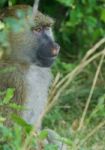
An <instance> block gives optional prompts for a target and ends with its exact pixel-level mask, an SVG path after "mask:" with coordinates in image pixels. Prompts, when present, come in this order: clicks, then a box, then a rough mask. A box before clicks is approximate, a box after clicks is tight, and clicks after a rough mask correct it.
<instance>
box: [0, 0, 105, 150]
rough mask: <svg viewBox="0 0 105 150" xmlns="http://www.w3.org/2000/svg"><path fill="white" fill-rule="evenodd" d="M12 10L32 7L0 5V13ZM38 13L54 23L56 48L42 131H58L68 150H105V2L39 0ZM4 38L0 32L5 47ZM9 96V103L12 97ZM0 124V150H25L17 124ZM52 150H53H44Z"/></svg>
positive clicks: (1, 0) (28, 0) (15, 0)
mask: <svg viewBox="0 0 105 150" xmlns="http://www.w3.org/2000/svg"><path fill="white" fill-rule="evenodd" d="M15 4H29V5H33V0H0V8H5V7H6V6H8V5H15ZM39 9H40V10H41V11H42V12H44V13H45V14H48V15H50V16H51V17H53V18H54V19H55V21H56V23H55V27H54V35H55V37H56V39H57V41H58V42H59V43H60V46H61V51H60V55H59V58H58V59H57V61H56V63H55V64H54V66H53V68H52V71H53V74H54V76H55V80H54V83H53V85H52V88H51V91H50V94H49V107H48V108H49V110H50V111H49V113H47V115H46V116H45V117H44V121H43V126H44V127H48V128H52V129H54V130H55V131H57V132H58V133H59V134H60V135H61V140H62V141H64V142H65V143H66V144H67V145H68V147H69V149H70V150H105V59H104V55H105V50H104V47H105V44H104V43H105V38H104V36H105V0H40V6H39ZM0 25H1V24H0ZM5 37H6V35H5V34H4V32H2V30H1V26H0V44H2V45H3V46H4V47H5V46H6V45H7V43H6V38H5ZM96 43H97V44H96ZM95 44H96V45H95ZM94 45H95V46H94ZM83 58H84V59H83ZM81 60H82V61H81ZM8 93H9V95H10V97H9V98H11V94H12V93H13V92H12V91H11V90H9V91H7V95H8ZM52 93H53V94H52ZM7 97H8V96H7ZM55 103H56V105H55V106H54V107H52V106H53V104H55ZM50 104H51V105H50ZM50 108H51V109H50ZM3 119H4V118H2V117H1V118H0V134H1V135H2V136H1V137H0V148H1V150H21V149H22V150H25V148H24V146H22V143H21V137H20V135H21V130H23V128H22V127H20V126H18V125H17V123H16V125H15V126H14V129H9V128H6V127H4V126H3V124H2V122H3ZM16 120H18V121H16ZM15 121H16V122H19V121H20V120H19V119H16V118H15ZM20 122H21V123H20V124H21V126H22V125H24V126H25V124H24V123H22V121H20ZM25 128H28V127H27V125H26V126H25ZM43 136H45V132H43V133H42V134H41V138H42V137H43ZM64 137H65V138H64ZM26 140H27V134H26ZM33 143H34V142H33V140H32V142H31V145H33ZM25 146H26V145H25ZM53 149H54V150H56V147H54V145H49V146H47V147H46V150H53ZM26 150H27V148H26Z"/></svg>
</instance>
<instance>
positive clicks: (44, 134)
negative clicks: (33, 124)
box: [38, 130, 48, 140]
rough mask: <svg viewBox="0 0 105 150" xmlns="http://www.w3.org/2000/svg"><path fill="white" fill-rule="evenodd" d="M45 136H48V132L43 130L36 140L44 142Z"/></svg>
mask: <svg viewBox="0 0 105 150" xmlns="http://www.w3.org/2000/svg"><path fill="white" fill-rule="evenodd" d="M47 136H48V131H46V130H43V131H41V132H40V134H39V135H38V138H40V139H42V140H44V139H45V138H46V137H47Z"/></svg>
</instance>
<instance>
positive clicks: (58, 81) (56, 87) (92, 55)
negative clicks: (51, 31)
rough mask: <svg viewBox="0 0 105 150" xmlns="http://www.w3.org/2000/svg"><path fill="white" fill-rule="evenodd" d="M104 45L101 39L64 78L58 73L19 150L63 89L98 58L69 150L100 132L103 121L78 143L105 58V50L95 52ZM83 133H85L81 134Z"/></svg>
mask: <svg viewBox="0 0 105 150" xmlns="http://www.w3.org/2000/svg"><path fill="white" fill-rule="evenodd" d="M104 43H105V38H103V39H101V40H100V41H99V42H98V43H96V44H95V45H94V46H93V48H91V49H90V50H88V51H87V53H86V55H85V56H84V58H83V59H82V60H81V62H80V63H79V64H78V66H77V67H76V68H75V69H74V70H72V71H71V72H69V73H68V74H67V75H66V76H65V77H63V78H61V75H60V73H58V74H57V75H56V77H55V80H54V81H53V83H52V87H51V90H50V93H49V98H48V104H47V106H46V109H45V111H44V112H43V113H42V115H41V117H40V118H39V120H38V122H37V125H35V127H34V128H33V131H32V132H31V133H30V136H29V137H28V138H27V139H26V140H25V143H24V145H23V147H22V149H21V150H26V149H27V146H28V144H29V142H30V140H31V138H32V137H33V133H34V131H35V128H36V126H37V127H38V126H39V122H40V121H42V119H43V117H44V116H45V115H46V113H48V112H49V111H50V110H51V108H52V107H53V106H54V105H55V103H56V102H57V101H58V99H59V97H60V96H61V95H62V93H63V92H64V91H65V89H66V88H67V87H68V86H70V84H71V83H72V81H73V80H74V79H75V78H76V77H77V76H78V75H79V74H80V73H81V72H82V71H83V70H84V69H85V68H86V67H87V66H88V65H89V64H91V63H92V62H93V61H94V60H95V59H97V58H100V62H99V65H98V67H97V70H96V73H95V76H94V80H93V84H92V87H91V90H90V94H89V96H88V98H87V101H86V105H85V108H84V110H83V114H82V116H81V119H80V122H79V127H78V130H77V134H76V135H75V140H74V142H73V145H72V147H71V148H70V149H72V150H79V149H80V147H81V146H83V145H84V144H86V143H87V141H88V139H90V138H91V137H92V136H93V135H94V134H96V132H97V131H98V130H100V128H102V127H103V126H104V125H105V121H102V122H101V123H99V124H98V125H97V126H96V127H95V128H94V129H91V131H90V132H89V133H88V134H87V135H86V136H85V137H84V136H83V137H84V138H83V139H82V140H79V141H78V142H77V141H76V140H77V137H78V134H80V132H81V131H82V130H83V131H84V130H87V129H86V127H85V128H84V120H85V117H86V114H87V111H88V107H89V104H90V101H91V98H92V95H93V92H94V88H95V85H96V82H97V79H98V76H99V74H100V72H101V71H100V70H101V67H102V64H103V62H104V57H105V49H102V50H100V51H97V50H98V49H99V48H100V47H101V46H102V45H104ZM82 133H85V132H81V134H82ZM89 150H90V149H89Z"/></svg>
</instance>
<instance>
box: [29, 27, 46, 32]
mask: <svg viewBox="0 0 105 150" xmlns="http://www.w3.org/2000/svg"><path fill="white" fill-rule="evenodd" d="M31 30H32V31H36V32H41V31H42V30H43V28H42V27H32V28H31Z"/></svg>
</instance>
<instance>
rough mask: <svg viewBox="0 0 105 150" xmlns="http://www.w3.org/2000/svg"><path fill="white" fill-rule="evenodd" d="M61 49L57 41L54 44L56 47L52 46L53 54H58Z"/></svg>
mask: <svg viewBox="0 0 105 150" xmlns="http://www.w3.org/2000/svg"><path fill="white" fill-rule="evenodd" d="M59 50H60V46H59V44H57V43H55V44H54V47H53V48H52V54H53V55H54V56H56V55H58V53H59Z"/></svg>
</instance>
